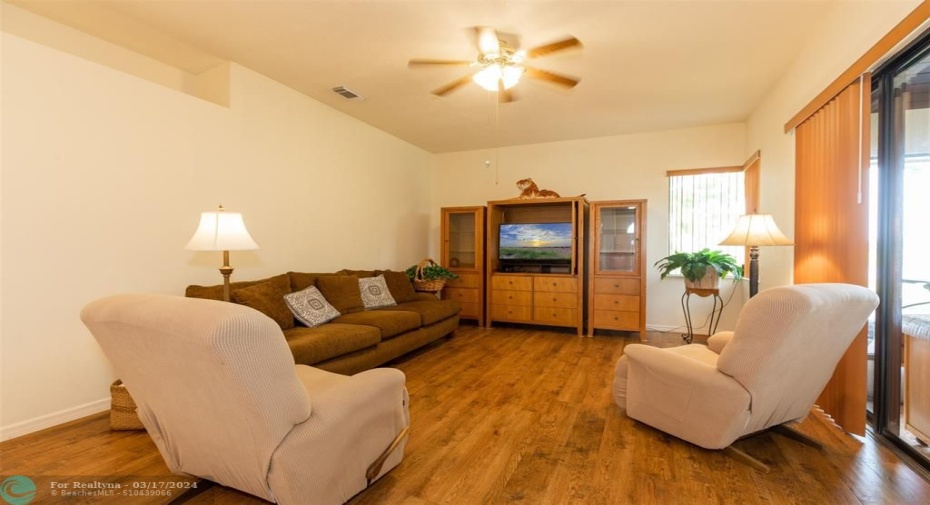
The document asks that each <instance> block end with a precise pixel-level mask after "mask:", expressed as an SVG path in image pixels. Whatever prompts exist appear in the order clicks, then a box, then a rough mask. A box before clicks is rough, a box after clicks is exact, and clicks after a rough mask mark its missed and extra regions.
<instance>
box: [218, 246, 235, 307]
mask: <svg viewBox="0 0 930 505" xmlns="http://www.w3.org/2000/svg"><path fill="white" fill-rule="evenodd" d="M232 273H233V268H232V267H231V266H229V251H223V266H222V267H220V274H222V275H223V301H224V302H228V301H230V298H229V276H230V275H232Z"/></svg>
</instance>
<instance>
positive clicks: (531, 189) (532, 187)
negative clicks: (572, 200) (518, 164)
mask: <svg viewBox="0 0 930 505" xmlns="http://www.w3.org/2000/svg"><path fill="white" fill-rule="evenodd" d="M517 189H519V190H520V198H523V199H527V198H559V194H558V193H556V192H555V191H552V190H551V189H539V186H537V185H536V183H535V182H533V179H530V178H526V179H521V180H519V181H517Z"/></svg>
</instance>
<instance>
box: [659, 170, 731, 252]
mask: <svg viewBox="0 0 930 505" xmlns="http://www.w3.org/2000/svg"><path fill="white" fill-rule="evenodd" d="M668 176H669V177H668V201H669V209H668V250H669V254H672V253H675V252H694V251H700V250H701V249H704V248H705V247H706V248H709V249H712V250H714V249H719V250H721V251H723V252H725V253H727V254H730V255H732V256H733V257H735V258H742V257H743V255H744V249H745V248H743V247H739V246H722V245H718V244H719V243H720V241H721V240H723V239H724V238H726V236H727V235H729V234H730V232H731V231H733V227H734V226H736V221H737V220H738V219H739V216H741V215H743V214H745V213H746V196H745V177H744V173H743V167H728V168H713V169H706V170H676V171H673V172H669V173H668Z"/></svg>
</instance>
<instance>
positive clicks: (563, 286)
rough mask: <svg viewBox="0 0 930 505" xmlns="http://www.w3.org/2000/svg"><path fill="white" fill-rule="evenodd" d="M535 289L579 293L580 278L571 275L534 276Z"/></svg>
mask: <svg viewBox="0 0 930 505" xmlns="http://www.w3.org/2000/svg"><path fill="white" fill-rule="evenodd" d="M533 291H537V292H539V291H543V292H547V293H549V292H555V293H577V292H578V279H573V278H569V277H534V278H533Z"/></svg>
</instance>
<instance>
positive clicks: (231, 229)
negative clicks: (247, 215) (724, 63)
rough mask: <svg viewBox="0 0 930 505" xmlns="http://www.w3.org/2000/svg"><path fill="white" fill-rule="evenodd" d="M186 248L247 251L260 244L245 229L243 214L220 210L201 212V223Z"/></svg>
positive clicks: (193, 249)
mask: <svg viewBox="0 0 930 505" xmlns="http://www.w3.org/2000/svg"><path fill="white" fill-rule="evenodd" d="M184 248H185V249H189V250H191V251H247V250H251V249H258V244H256V243H255V241H254V240H252V236H251V235H249V231H248V230H246V229H245V222H244V221H243V220H242V214H240V213H238V212H226V211H219V212H203V213H201V214H200V225H198V226H197V231H195V232H194V236H193V237H191V239H190V242H188V243H187V246H185V247H184Z"/></svg>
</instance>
